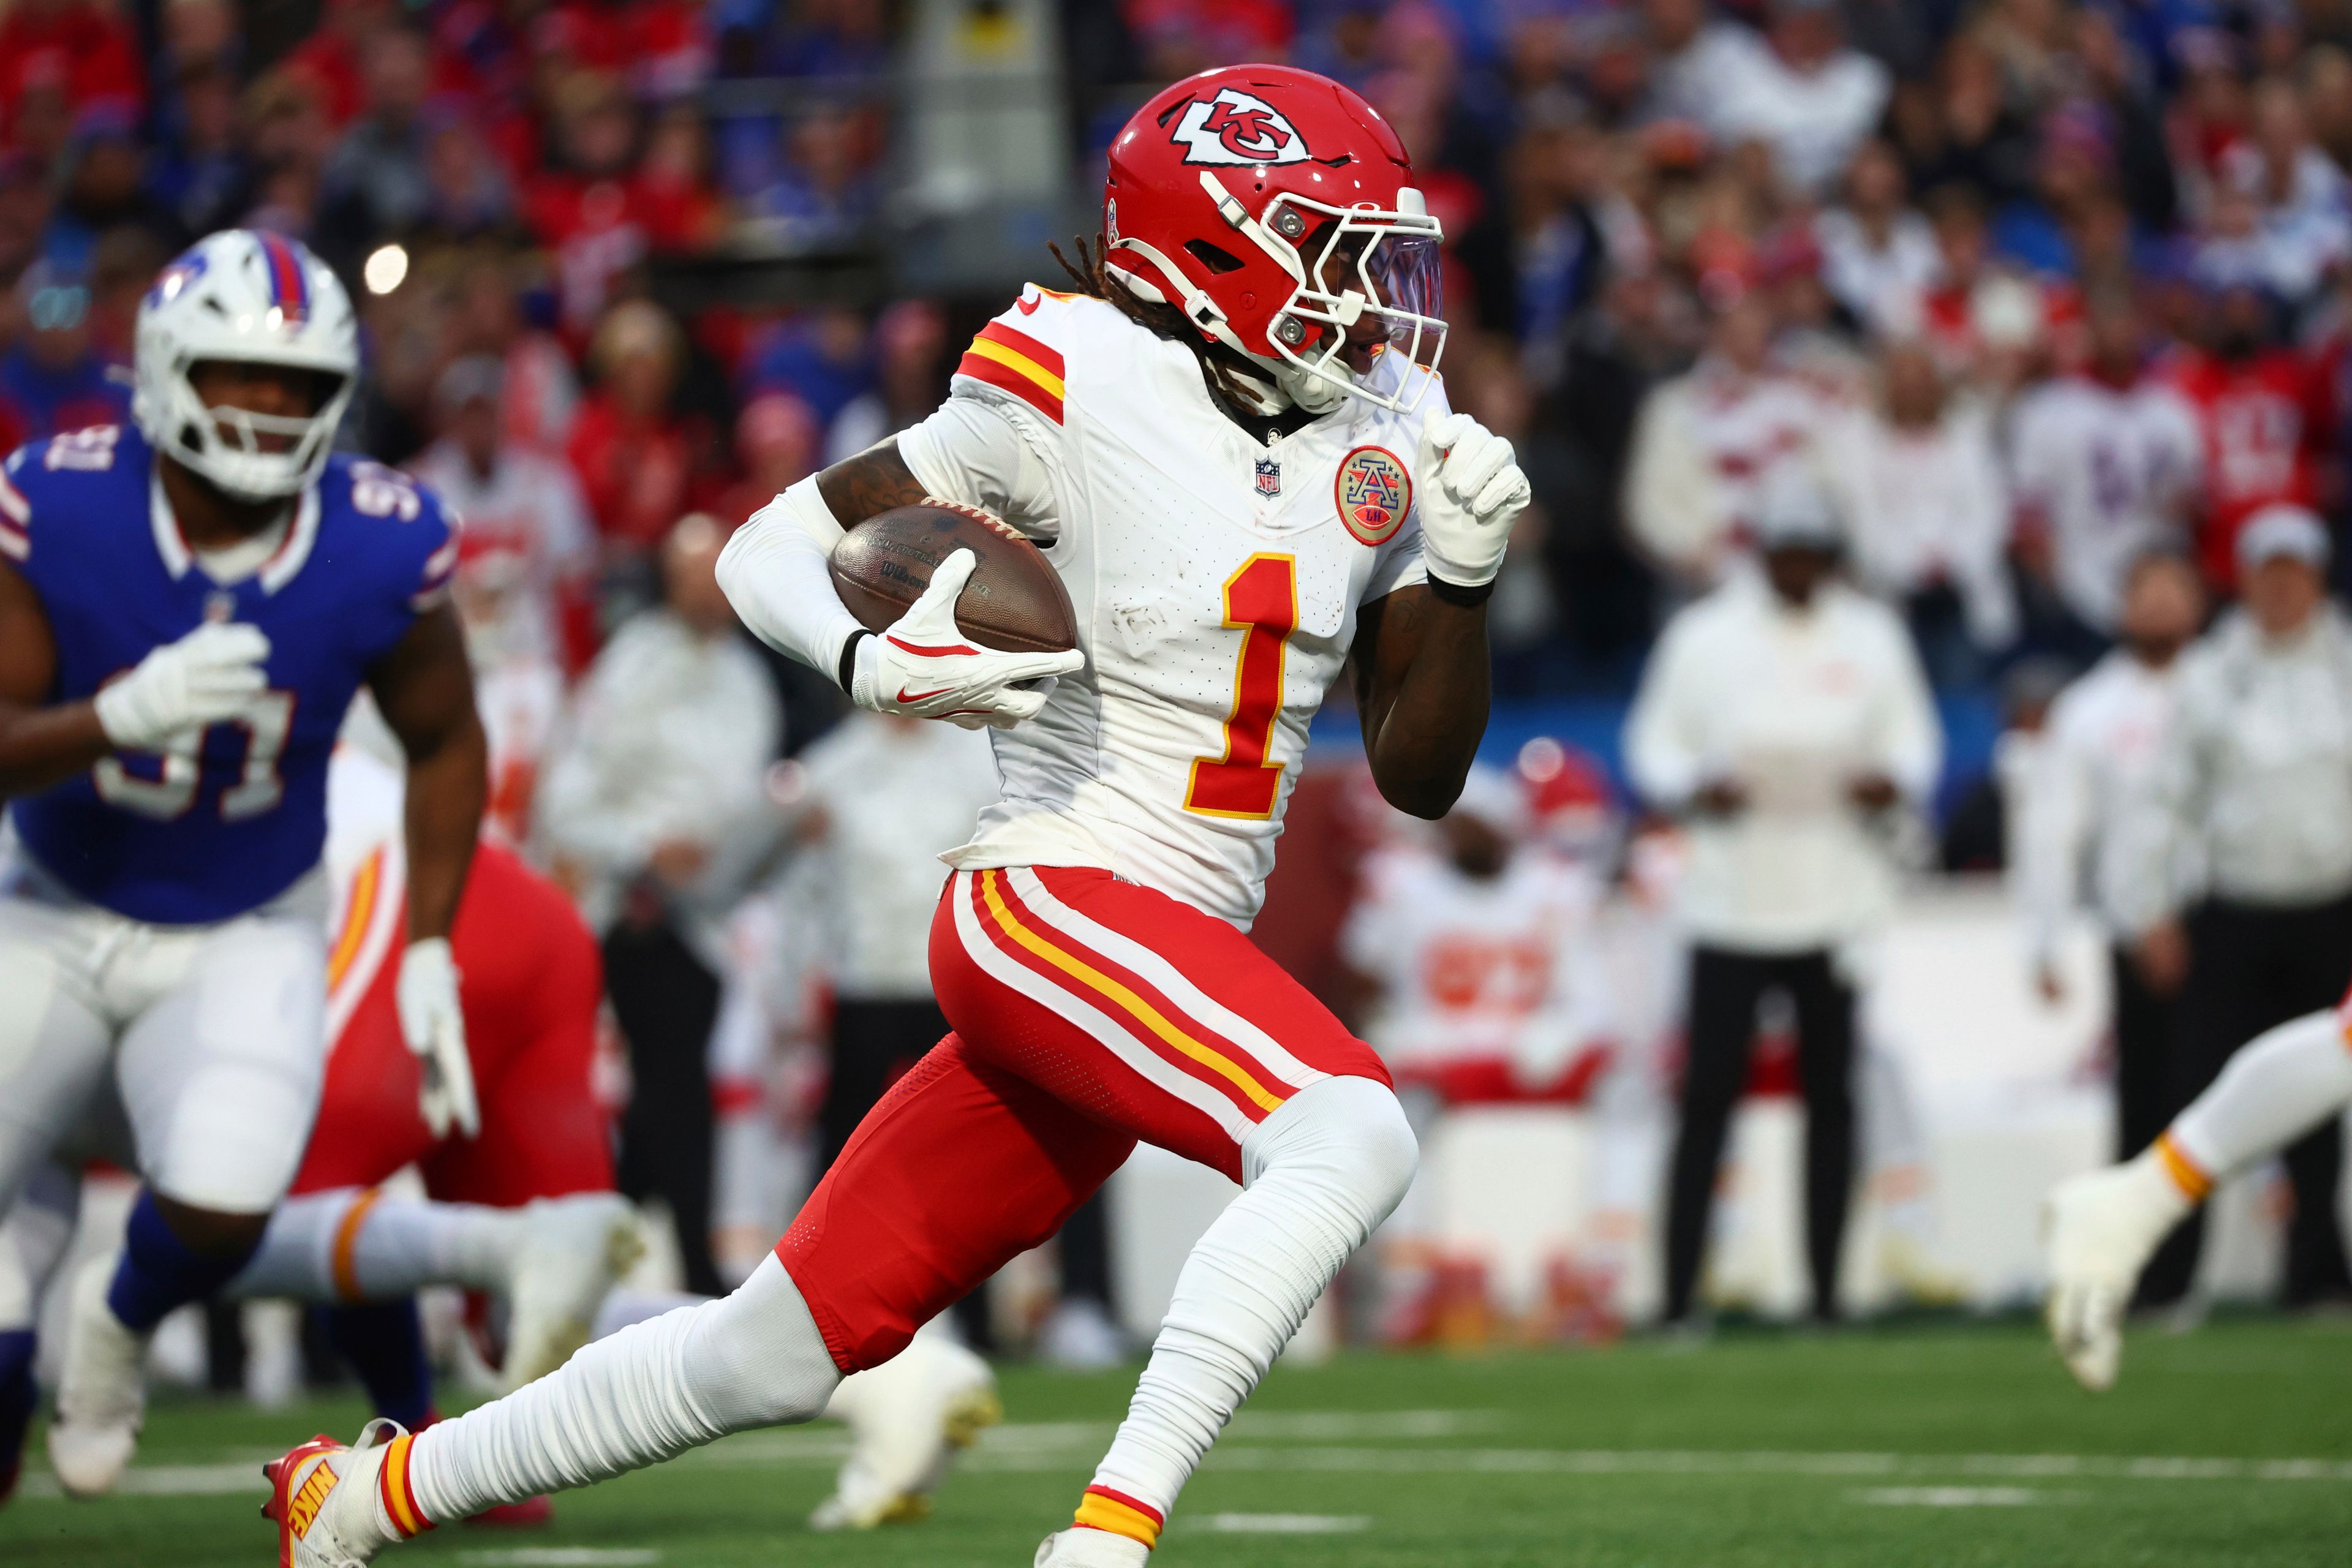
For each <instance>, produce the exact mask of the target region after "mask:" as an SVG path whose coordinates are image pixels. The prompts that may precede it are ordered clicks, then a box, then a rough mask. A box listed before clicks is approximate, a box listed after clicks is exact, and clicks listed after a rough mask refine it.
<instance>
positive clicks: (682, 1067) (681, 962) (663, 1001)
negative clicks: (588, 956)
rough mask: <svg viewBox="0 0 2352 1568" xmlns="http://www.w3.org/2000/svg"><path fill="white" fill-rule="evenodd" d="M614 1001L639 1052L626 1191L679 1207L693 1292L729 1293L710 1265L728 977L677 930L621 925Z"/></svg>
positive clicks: (680, 1244)
mask: <svg viewBox="0 0 2352 1568" xmlns="http://www.w3.org/2000/svg"><path fill="white" fill-rule="evenodd" d="M604 994H605V995H606V996H607V997H609V998H610V999H611V1001H612V1004H613V1016H614V1018H615V1019H616V1020H618V1021H619V1023H620V1026H621V1036H622V1037H623V1038H624V1039H625V1040H626V1041H627V1042H628V1047H629V1078H630V1081H631V1089H630V1094H629V1108H628V1110H626V1111H625V1112H624V1113H623V1114H622V1117H621V1158H620V1170H619V1184H620V1189H621V1192H622V1194H623V1195H625V1196H626V1197H628V1198H630V1199H632V1200H633V1201H634V1200H640V1199H644V1198H647V1197H656V1196H658V1197H659V1198H661V1200H662V1201H663V1202H664V1203H666V1204H667V1205H669V1212H670V1220H671V1224H672V1226H673V1228H674V1229H675V1230H676V1232H677V1252H678V1257H679V1258H680V1259H681V1260H682V1261H683V1263H684V1265H685V1271H686V1288H687V1289H689V1290H692V1291H695V1292H697V1293H698V1294H700V1295H704V1296H723V1295H725V1294H726V1293H727V1291H726V1288H725V1287H724V1286H722V1285H721V1284H720V1283H719V1270H718V1268H717V1267H716V1266H715V1265H714V1264H713V1263H712V1262H711V1258H710V1183H711V1172H710V1164H711V1154H712V1145H713V1142H714V1141H715V1137H716V1131H715V1120H716V1119H715V1117H714V1115H713V1113H712V1110H711V1106H710V1031H711V1028H712V1026H715V1025H716V1024H717V1023H718V1022H719V977H718V976H717V975H715V974H713V973H710V971H709V969H707V968H705V967H704V966H703V963H702V960H700V959H699V958H697V957H696V956H695V954H694V950H693V949H692V948H690V947H688V946H687V944H686V943H685V942H684V941H683V940H681V939H680V938H679V936H678V934H677V931H673V930H672V929H671V928H670V927H669V926H667V925H666V924H665V925H636V924H631V923H628V922H623V923H622V924H619V925H616V926H614V928H613V929H612V931H610V932H609V933H607V935H606V936H605V938H604Z"/></svg>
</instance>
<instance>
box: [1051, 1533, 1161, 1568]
mask: <svg viewBox="0 0 2352 1568" xmlns="http://www.w3.org/2000/svg"><path fill="white" fill-rule="evenodd" d="M1150 1561H1151V1548H1150V1547H1149V1546H1146V1545H1145V1544H1143V1542H1140V1541H1136V1540H1133V1539H1131V1538H1129V1537H1128V1536H1124V1535H1114V1534H1112V1533H1111V1532H1110V1531H1108V1530H1077V1529H1071V1530H1063V1531H1055V1533H1053V1534H1052V1535H1049V1536H1047V1537H1045V1543H1044V1544H1043V1545H1041V1546H1039V1547H1038V1548H1037V1559H1036V1561H1035V1563H1033V1564H1031V1568H1143V1565H1144V1564H1145V1563H1149V1562H1150Z"/></svg>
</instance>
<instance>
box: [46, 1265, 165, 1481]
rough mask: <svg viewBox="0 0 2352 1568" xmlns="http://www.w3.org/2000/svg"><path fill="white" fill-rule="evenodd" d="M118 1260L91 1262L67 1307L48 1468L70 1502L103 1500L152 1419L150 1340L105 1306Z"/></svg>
mask: <svg viewBox="0 0 2352 1568" xmlns="http://www.w3.org/2000/svg"><path fill="white" fill-rule="evenodd" d="M115 1264H116V1255H115V1254H113V1253H108V1254H107V1255H106V1256H105V1257H103V1258H91V1259H90V1260H89V1262H87V1263H85V1264H83V1265H82V1268H81V1272H80V1273H79V1274H77V1275H76V1276H74V1281H73V1293H72V1296H71V1298H70V1300H69V1301H68V1307H67V1315H66V1342H65V1360H64V1366H63V1367H62V1369H61V1370H60V1372H59V1374H58V1416H57V1419H56V1420H55V1421H53V1422H51V1423H50V1424H49V1441H48V1447H49V1468H51V1469H53V1470H55V1471H56V1472H57V1476H58V1485H59V1486H61V1487H63V1488H64V1489H65V1490H66V1494H67V1495H68V1496H69V1497H78V1498H94V1497H103V1496H105V1495H106V1494H107V1493H108V1492H110V1491H112V1490H113V1489H114V1488H115V1485H116V1483H117V1482H119V1481H121V1479H122V1472H123V1471H125V1470H127V1469H129V1468H131V1456H132V1455H134V1454H136V1453H137V1452H138V1451H139V1426H140V1423H141V1422H142V1421H143V1420H144V1419H145V1418H146V1415H147V1384H146V1378H145V1376H144V1373H145V1368H146V1361H147V1336H146V1335H145V1334H142V1333H134V1332H133V1331H131V1330H130V1329H128V1328H125V1327H124V1326H123V1323H122V1320H121V1319H120V1318H118V1317H116V1316H115V1315H114V1309H113V1308H112V1307H110V1306H109V1305H108V1304H107V1300H106V1295H107V1289H108V1288H109V1287H110V1285H111V1284H112V1283H113V1281H114V1269H115Z"/></svg>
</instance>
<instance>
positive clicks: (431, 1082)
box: [393, 937, 482, 1138]
mask: <svg viewBox="0 0 2352 1568" xmlns="http://www.w3.org/2000/svg"><path fill="white" fill-rule="evenodd" d="M393 1001H394V1004H395V1005H396V1006H397V1007H398V1009H399V1012H400V1035H401V1038H403V1039H404V1040H406V1041H407V1042H408V1048H409V1049H410V1050H412V1051H415V1053H416V1065H417V1068H418V1069H419V1077H420V1078H421V1079H422V1080H423V1084H424V1088H423V1091H422V1092H421V1093H420V1094H419V1096H418V1101H417V1109H418V1110H421V1111H423V1112H424V1115H425V1131H428V1132H430V1133H432V1134H433V1136H434V1137H436V1138H446V1137H447V1136H449V1131H450V1129H452V1128H455V1129H456V1130H457V1131H458V1133H459V1134H461V1135H462V1136H464V1137H467V1138H471V1137H473V1136H474V1135H475V1134H477V1133H478V1132H479V1131H481V1130H482V1111H481V1107H480V1106H479V1105H478V1103H477V1102H476V1100H475V1099H474V1064H473V1060H472V1058H469V1057H467V1055H466V1015H465V1011H464V1010H463V1009H462V1008H461V1007H460V1006H459V1005H458V1003H457V961H456V960H455V959H454V958H452V957H451V956H450V954H449V943H448V942H447V941H446V940H445V939H443V938H441V937H427V938H426V939H425V940H424V941H423V942H410V943H409V944H408V951H407V952H404V953H403V954H402V955H401V959H400V982H399V984H398V985H397V986H396V987H395V988H394V992H393Z"/></svg>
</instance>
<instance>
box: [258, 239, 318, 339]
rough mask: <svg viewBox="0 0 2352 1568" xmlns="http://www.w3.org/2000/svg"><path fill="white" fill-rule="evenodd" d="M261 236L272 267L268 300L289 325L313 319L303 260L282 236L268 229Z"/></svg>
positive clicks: (262, 250)
mask: <svg viewBox="0 0 2352 1568" xmlns="http://www.w3.org/2000/svg"><path fill="white" fill-rule="evenodd" d="M259 238H260V240H261V255H262V258H263V260H265V261H266V262H268V266H269V302H270V303H271V304H273V305H275V306H277V307H278V310H279V311H280V312H281V313H282V314H283V315H284V318H285V321H286V324H287V325H289V326H299V325H301V324H302V323H303V322H304V321H309V320H310V280H309V279H306V278H304V277H303V276H302V262H301V259H300V258H298V257H297V256H296V255H295V254H294V247H292V246H290V245H289V244H287V243H286V241H285V239H284V238H283V237H281V236H278V235H275V234H269V233H266V232H265V233H263V234H261V235H260V236H259Z"/></svg>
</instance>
